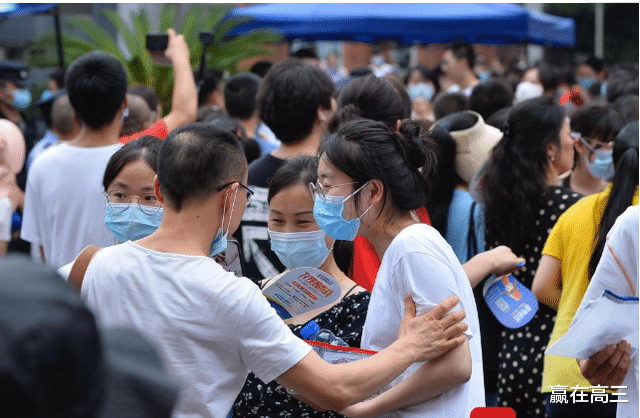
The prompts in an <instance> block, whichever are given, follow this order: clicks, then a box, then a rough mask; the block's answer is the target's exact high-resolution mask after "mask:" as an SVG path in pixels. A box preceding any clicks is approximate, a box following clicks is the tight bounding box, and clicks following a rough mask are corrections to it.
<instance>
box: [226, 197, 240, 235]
mask: <svg viewBox="0 0 640 418" xmlns="http://www.w3.org/2000/svg"><path fill="white" fill-rule="evenodd" d="M237 197H238V188H236V194H235V195H234V196H233V204H232V205H231V210H230V211H229V223H228V224H227V232H224V229H223V231H222V233H223V234H228V233H229V228H231V218H233V209H234V208H235V207H236V198H237ZM225 203H226V202H225ZM225 207H226V205H225ZM222 225H223V226H224V213H223V215H222Z"/></svg>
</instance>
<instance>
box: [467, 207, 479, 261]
mask: <svg viewBox="0 0 640 418" xmlns="http://www.w3.org/2000/svg"><path fill="white" fill-rule="evenodd" d="M475 209H476V202H473V203H471V214H470V215H469V230H468V231H467V261H469V260H471V258H472V257H473V256H474V255H476V254H478V243H477V239H476V223H475Z"/></svg>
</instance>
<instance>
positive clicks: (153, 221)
mask: <svg viewBox="0 0 640 418" xmlns="http://www.w3.org/2000/svg"><path fill="white" fill-rule="evenodd" d="M160 145H162V141H161V140H160V139H158V138H155V137H152V136H149V135H146V136H143V137H140V138H139V139H137V140H135V141H131V142H128V143H127V144H125V145H124V146H123V147H122V148H120V149H119V150H118V151H116V152H115V153H114V154H113V155H112V156H111V158H110V159H109V162H108V163H107V167H106V169H105V172H104V176H103V179H102V184H103V186H104V193H105V196H106V203H105V218H104V222H105V225H106V226H107V229H108V230H109V232H111V234H112V235H113V237H114V241H113V243H114V244H119V243H122V242H125V241H135V240H139V239H141V238H144V237H146V236H148V235H149V234H151V233H152V232H153V231H155V230H156V229H158V226H159V225H160V221H161V220H162V214H163V210H162V202H160V201H159V200H158V198H157V197H156V194H155V190H154V187H153V178H154V177H155V175H156V170H157V166H158V154H159V153H160ZM96 250H98V248H96V247H92V246H89V247H87V248H85V249H84V250H83V251H82V252H81V253H80V255H78V257H77V258H76V259H75V260H74V261H73V262H71V263H69V264H67V265H65V266H62V267H60V269H58V273H59V274H60V275H61V276H62V277H65V278H68V277H69V275H70V273H71V269H72V267H73V266H74V265H75V264H76V261H77V260H78V259H81V258H83V257H87V263H88V261H89V260H90V259H91V257H93V255H94V254H95V251H96ZM85 270H86V267H85ZM81 276H84V272H82V273H81ZM74 280H77V279H74Z"/></svg>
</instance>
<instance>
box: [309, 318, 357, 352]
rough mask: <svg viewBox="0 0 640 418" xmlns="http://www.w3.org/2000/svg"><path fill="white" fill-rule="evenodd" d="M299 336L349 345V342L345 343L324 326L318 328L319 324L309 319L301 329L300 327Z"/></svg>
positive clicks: (311, 339)
mask: <svg viewBox="0 0 640 418" xmlns="http://www.w3.org/2000/svg"><path fill="white" fill-rule="evenodd" d="M300 336H301V337H302V338H304V339H305V340H310V341H318V342H321V343H327V344H331V345H340V346H343V347H348V346H349V344H347V343H345V342H344V340H342V338H340V337H337V336H336V335H335V334H334V333H333V332H331V331H329V330H328V329H325V328H320V325H318V324H317V323H316V321H309V323H308V324H307V325H305V326H304V327H302V329H300Z"/></svg>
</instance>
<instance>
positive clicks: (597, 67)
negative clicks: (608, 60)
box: [580, 55, 604, 73]
mask: <svg viewBox="0 0 640 418" xmlns="http://www.w3.org/2000/svg"><path fill="white" fill-rule="evenodd" d="M580 65H587V66H589V67H591V68H592V69H593V71H595V72H596V73H599V72H600V71H602V70H603V69H604V61H602V60H601V59H599V58H596V57H594V56H593V55H590V56H589V57H588V58H587V59H586V60H584V61H583V62H581V63H580Z"/></svg>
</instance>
